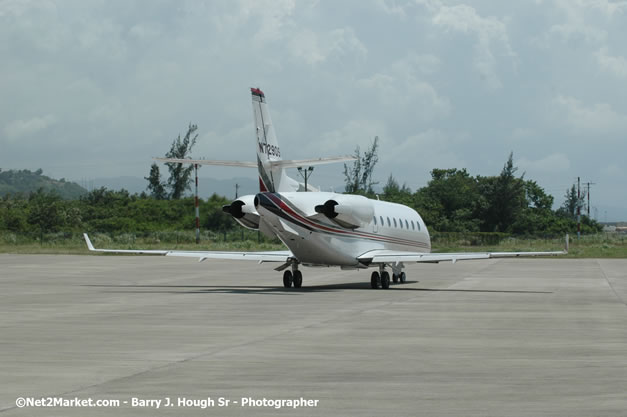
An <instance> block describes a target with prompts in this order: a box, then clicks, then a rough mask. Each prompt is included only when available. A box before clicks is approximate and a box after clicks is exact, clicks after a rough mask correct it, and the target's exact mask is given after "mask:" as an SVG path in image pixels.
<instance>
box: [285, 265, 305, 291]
mask: <svg viewBox="0 0 627 417" xmlns="http://www.w3.org/2000/svg"><path fill="white" fill-rule="evenodd" d="M292 285H294V288H301V287H302V286H303V273H302V272H300V271H299V270H298V269H296V270H295V271H294V272H292V271H290V270H289V269H288V270H287V271H285V272H283V286H284V287H285V288H291V287H292Z"/></svg>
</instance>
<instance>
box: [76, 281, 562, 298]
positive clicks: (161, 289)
mask: <svg viewBox="0 0 627 417" xmlns="http://www.w3.org/2000/svg"><path fill="white" fill-rule="evenodd" d="M416 283H418V281H407V282H406V283H405V284H404V285H394V284H391V285H390V288H389V290H388V291H390V290H391V291H417V292H461V293H496V294H552V293H553V292H552V291H522V290H520V291H518V290H489V289H486V290H464V289H452V288H415V287H408V286H407V284H416ZM81 286H82V287H99V288H105V289H108V290H106V292H111V293H127V294H128V293H171V294H198V293H209V294H211V293H227V294H274V295H277V294H278V295H282V294H285V295H288V294H306V293H314V292H334V291H342V290H368V291H373V289H372V288H370V283H369V282H356V283H353V282H351V283H341V284H327V285H310V286H307V287H302V288H284V287H278V286H277V287H275V286H259V285H133V284H128V285H113V284H83V285H81ZM378 291H386V290H378Z"/></svg>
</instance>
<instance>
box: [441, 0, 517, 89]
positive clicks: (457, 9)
mask: <svg viewBox="0 0 627 417" xmlns="http://www.w3.org/2000/svg"><path fill="white" fill-rule="evenodd" d="M432 21H433V23H434V24H435V25H436V26H441V27H443V28H445V29H446V30H450V31H455V32H461V33H465V34H469V35H474V36H475V37H476V39H477V42H476V44H475V58H474V66H475V69H476V71H477V72H478V73H479V74H480V75H481V76H482V77H483V78H484V79H485V80H486V81H487V83H488V86H489V87H490V88H492V89H497V88H500V87H501V86H502V82H501V80H500V78H499V76H498V74H497V70H496V65H497V59H496V57H495V54H494V52H493V48H495V47H496V46H498V47H500V48H501V50H502V51H503V53H504V55H505V56H508V57H515V56H516V54H515V53H514V51H513V50H512V47H511V45H510V41H509V36H508V34H507V26H506V24H505V22H504V21H502V20H499V19H498V18H496V17H494V16H489V17H482V16H480V15H479V14H478V13H477V11H476V10H475V9H474V8H473V7H471V6H468V5H466V4H460V5H456V6H444V5H440V7H439V9H438V10H437V12H436V14H435V16H433V19H432Z"/></svg>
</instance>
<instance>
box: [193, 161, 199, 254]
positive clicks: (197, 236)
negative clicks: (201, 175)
mask: <svg viewBox="0 0 627 417" xmlns="http://www.w3.org/2000/svg"><path fill="white" fill-rule="evenodd" d="M194 173H195V174H196V197H195V200H194V206H195V211H196V244H199V243H200V214H199V210H198V164H194Z"/></svg>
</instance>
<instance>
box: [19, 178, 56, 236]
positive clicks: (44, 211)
mask: <svg viewBox="0 0 627 417" xmlns="http://www.w3.org/2000/svg"><path fill="white" fill-rule="evenodd" d="M28 222H29V223H30V224H31V225H34V226H36V227H37V228H38V229H39V235H40V238H41V239H42V240H43V235H44V233H50V232H56V231H57V230H58V229H59V228H60V227H61V226H62V225H63V213H62V207H61V197H59V195H58V194H56V193H47V192H45V191H44V190H43V189H42V188H40V189H38V190H37V191H36V192H34V193H31V195H30V196H29V198H28Z"/></svg>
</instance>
